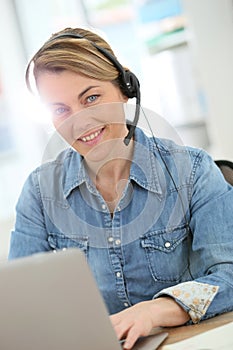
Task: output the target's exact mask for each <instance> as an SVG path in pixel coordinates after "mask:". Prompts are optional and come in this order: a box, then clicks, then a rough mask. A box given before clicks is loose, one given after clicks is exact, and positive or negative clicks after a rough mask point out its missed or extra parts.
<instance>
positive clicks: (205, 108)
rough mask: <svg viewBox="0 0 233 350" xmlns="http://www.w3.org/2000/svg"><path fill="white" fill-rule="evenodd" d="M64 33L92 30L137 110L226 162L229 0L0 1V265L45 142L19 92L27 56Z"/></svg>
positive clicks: (31, 105) (231, 81)
mask: <svg viewBox="0 0 233 350" xmlns="http://www.w3.org/2000/svg"><path fill="white" fill-rule="evenodd" d="M65 27H84V28H87V29H89V28H90V29H93V30H95V31H97V32H98V33H99V34H100V35H102V36H103V37H104V38H105V39H107V41H108V42H109V43H110V44H111V46H112V48H113V49H114V51H115V52H116V54H117V57H118V59H119V61H120V62H121V63H122V64H123V65H125V66H127V67H129V68H130V69H131V70H132V71H133V72H134V73H135V74H136V75H137V76H138V78H139V80H140V82H141V91H142V106H144V107H146V108H148V109H149V110H152V111H154V112H156V113H157V114H159V115H160V116H162V117H163V118H164V119H165V120H166V121H167V122H168V124H169V125H171V126H172V127H173V128H174V129H175V130H176V132H177V133H178V134H179V136H180V138H181V139H182V142H183V143H184V144H188V145H191V146H197V147H201V148H204V149H206V150H207V151H208V152H209V153H210V154H211V155H212V157H213V158H214V159H228V160H233V137H232V130H233V69H232V62H233V1H232V0H40V1H38V0H0V31H1V35H0V261H4V260H6V258H7V254H8V247H9V237H10V232H11V229H12V227H13V225H14V218H15V205H16V202H17V198H18V196H19V194H20V191H21V188H22V186H23V183H24V181H25V179H26V177H27V176H28V174H29V173H30V172H31V171H32V170H33V169H34V168H35V167H36V166H38V165H40V164H41V160H42V158H43V154H44V150H45V147H46V145H47V143H48V140H49V138H50V137H51V126H50V125H49V123H48V116H47V115H46V112H45V111H44V110H43V108H42V106H41V105H40V104H39V102H38V101H37V100H36V98H35V97H33V96H31V95H30V94H29V92H28V91H27V90H26V86H25V82H24V74H25V68H26V65H27V62H28V61H29V59H30V57H31V56H32V55H33V54H34V53H35V52H36V51H37V50H38V49H39V47H40V46H41V45H42V44H43V43H44V41H46V40H47V39H48V38H49V36H50V35H51V34H52V33H54V32H56V31H59V30H61V29H63V28H65Z"/></svg>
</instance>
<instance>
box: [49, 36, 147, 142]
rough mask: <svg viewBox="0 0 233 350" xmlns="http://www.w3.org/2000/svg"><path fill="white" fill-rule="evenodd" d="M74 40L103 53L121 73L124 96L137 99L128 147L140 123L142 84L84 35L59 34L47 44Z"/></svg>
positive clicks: (128, 135)
mask: <svg viewBox="0 0 233 350" xmlns="http://www.w3.org/2000/svg"><path fill="white" fill-rule="evenodd" d="M65 37H67V38H74V39H86V40H88V41H89V42H90V43H91V44H92V46H94V47H95V48H96V49H97V50H98V51H99V52H101V53H102V54H103V55H104V56H105V57H106V58H107V59H108V60H109V61H110V62H111V63H112V64H113V65H114V67H115V68H116V69H117V70H118V72H119V80H120V89H121V91H122V92H123V94H124V95H125V96H127V97H129V98H134V97H135V98H136V106H135V115H134V119H133V121H132V122H130V125H129V126H128V128H129V132H128V134H127V135H126V137H125V138H124V143H125V145H126V146H128V144H129V142H130V140H131V138H132V137H133V134H134V131H135V128H136V126H137V123H138V119H139V114H140V107H141V93H140V83H139V81H138V78H137V77H136V75H135V74H134V73H133V72H131V71H128V70H125V69H124V67H123V66H122V65H121V64H120V62H119V61H118V60H117V59H116V58H115V57H114V56H113V55H112V54H111V53H110V52H108V51H107V50H105V49H104V48H102V47H101V46H98V45H96V44H95V43H94V42H93V41H91V40H89V39H87V38H85V37H84V36H82V35H79V34H74V33H71V32H67V33H63V34H58V35H56V36H54V37H52V38H51V39H49V40H48V41H47V42H46V44H47V43H50V42H51V41H54V40H57V39H60V38H65Z"/></svg>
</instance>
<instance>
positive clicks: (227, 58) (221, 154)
mask: <svg viewBox="0 0 233 350" xmlns="http://www.w3.org/2000/svg"><path fill="white" fill-rule="evenodd" d="M183 5H184V9H185V12H186V15H187V17H188V23H189V29H190V34H191V36H190V41H191V44H192V46H193V49H194V55H195V58H196V60H197V64H198V69H199V71H200V74H201V75H202V80H203V85H204V89H205V94H206V97H207V103H208V110H209V131H210V136H211V138H212V144H213V148H212V151H211V152H212V154H213V156H214V157H215V158H226V159H227V158H228V159H230V160H233V137H232V132H233V68H232V65H233V1H232V0H183Z"/></svg>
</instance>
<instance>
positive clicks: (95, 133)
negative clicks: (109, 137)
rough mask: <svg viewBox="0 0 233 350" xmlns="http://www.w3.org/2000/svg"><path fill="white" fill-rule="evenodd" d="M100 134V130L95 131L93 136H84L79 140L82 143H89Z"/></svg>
mask: <svg viewBox="0 0 233 350" xmlns="http://www.w3.org/2000/svg"><path fill="white" fill-rule="evenodd" d="M100 133H101V130H99V131H96V132H94V133H93V134H90V135H88V136H86V137H82V138H81V140H82V141H83V142H86V141H91V140H93V139H94V138H95V137H97V136H98V135H99V134H100Z"/></svg>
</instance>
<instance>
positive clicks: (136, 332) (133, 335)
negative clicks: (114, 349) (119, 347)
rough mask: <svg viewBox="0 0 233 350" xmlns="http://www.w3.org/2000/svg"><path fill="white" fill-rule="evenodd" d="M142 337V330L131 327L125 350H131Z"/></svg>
mask: <svg viewBox="0 0 233 350" xmlns="http://www.w3.org/2000/svg"><path fill="white" fill-rule="evenodd" d="M140 336H141V330H140V329H139V328H138V327H137V326H133V327H131V328H130V329H129V331H128V334H127V337H126V340H125V342H124V345H123V347H124V349H131V348H132V347H133V346H134V344H135V342H136V341H137V339H138V338H139V337H140Z"/></svg>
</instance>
